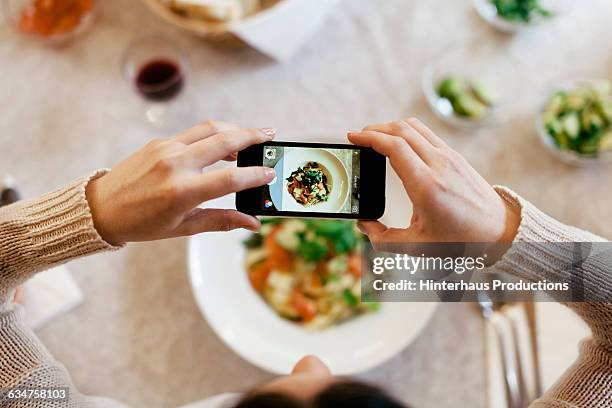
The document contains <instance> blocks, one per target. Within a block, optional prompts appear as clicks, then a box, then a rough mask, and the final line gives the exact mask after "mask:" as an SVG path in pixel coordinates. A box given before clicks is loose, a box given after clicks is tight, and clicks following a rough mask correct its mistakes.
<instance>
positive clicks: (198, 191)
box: [190, 167, 276, 205]
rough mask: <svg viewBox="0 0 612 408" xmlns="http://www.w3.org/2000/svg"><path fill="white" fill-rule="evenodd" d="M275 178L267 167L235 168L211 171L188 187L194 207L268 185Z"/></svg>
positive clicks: (271, 170)
mask: <svg viewBox="0 0 612 408" xmlns="http://www.w3.org/2000/svg"><path fill="white" fill-rule="evenodd" d="M274 177H276V173H275V171H274V169H271V168H268V167H237V168H232V169H223V170H217V171H212V172H210V173H205V174H202V175H201V176H198V177H197V178H196V179H195V181H194V182H193V184H192V185H191V187H190V191H193V197H194V199H195V201H196V202H195V205H197V204H199V203H202V202H205V201H208V200H212V199H213V198H218V197H223V196H226V195H228V194H232V193H236V192H238V191H243V190H248V189H249V188H255V187H260V186H263V185H266V184H268V183H270V182H271V181H272V180H274Z"/></svg>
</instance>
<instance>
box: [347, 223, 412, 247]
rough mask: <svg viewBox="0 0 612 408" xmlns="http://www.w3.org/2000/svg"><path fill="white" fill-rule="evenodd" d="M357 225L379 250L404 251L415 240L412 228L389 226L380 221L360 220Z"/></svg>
mask: <svg viewBox="0 0 612 408" xmlns="http://www.w3.org/2000/svg"><path fill="white" fill-rule="evenodd" d="M357 227H358V228H359V230H360V231H361V232H363V233H364V234H365V235H367V236H368V239H369V240H370V243H371V244H372V246H373V247H374V249H375V250H377V251H386V252H395V253H403V252H404V250H405V249H407V248H409V247H410V243H411V242H412V241H413V238H412V234H411V233H410V229H404V228H388V227H387V226H386V225H385V224H383V223H381V222H378V221H359V222H358V223H357Z"/></svg>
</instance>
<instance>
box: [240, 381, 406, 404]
mask: <svg viewBox="0 0 612 408" xmlns="http://www.w3.org/2000/svg"><path fill="white" fill-rule="evenodd" d="M234 408H408V407H407V406H406V405H404V404H402V403H400V402H398V401H397V400H395V399H394V398H393V397H391V396H390V395H389V394H388V393H387V392H385V391H384V390H382V389H380V388H378V387H375V386H373V385H368V384H364V383H360V382H357V381H344V382H340V383H336V384H333V385H331V386H330V387H328V388H326V389H325V390H323V391H322V392H321V393H319V394H318V395H316V396H315V397H314V398H313V399H312V400H311V401H301V400H298V399H296V398H293V397H290V396H288V395H284V394H275V393H252V394H249V395H247V396H246V397H245V398H244V399H243V400H242V401H240V402H239V403H238V404H237V405H236V406H235V407H234Z"/></svg>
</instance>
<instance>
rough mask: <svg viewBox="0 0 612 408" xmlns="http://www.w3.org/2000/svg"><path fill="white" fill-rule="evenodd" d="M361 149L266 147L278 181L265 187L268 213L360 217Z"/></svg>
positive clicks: (263, 205) (264, 204)
mask: <svg viewBox="0 0 612 408" xmlns="http://www.w3.org/2000/svg"><path fill="white" fill-rule="evenodd" d="M360 161H361V151H360V150H359V149H333V148H312V147H293V146H291V147H290V146H274V145H270V146H266V145H264V146H263V166H265V167H270V168H273V169H274V170H275V171H276V178H275V179H274V180H273V181H272V182H271V183H270V184H269V185H268V186H267V188H263V189H262V190H261V191H262V197H261V209H262V210H264V211H274V210H276V211H290V212H318V213H336V214H359V210H360V205H359V198H360V197H359V185H360V172H361V166H360V164H361V163H360Z"/></svg>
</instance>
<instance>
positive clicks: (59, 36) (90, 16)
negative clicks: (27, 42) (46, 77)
mask: <svg viewBox="0 0 612 408" xmlns="http://www.w3.org/2000/svg"><path fill="white" fill-rule="evenodd" d="M0 1H1V2H2V13H3V15H4V18H5V20H6V21H7V23H8V25H9V26H11V27H12V28H13V29H14V30H15V31H16V32H18V33H20V34H23V35H26V36H28V37H30V38H32V39H35V40H37V41H39V42H41V43H43V44H45V45H50V46H59V45H64V44H66V43H68V42H70V41H72V40H73V39H75V38H77V37H79V36H81V35H83V34H84V33H85V32H86V31H87V30H88V29H89V28H90V27H91V26H92V25H93V22H94V19H95V12H96V1H95V0H89V1H91V8H90V9H89V10H87V11H84V12H82V13H81V14H78V15H75V16H65V22H64V24H69V25H73V26H72V27H70V28H66V29H65V30H64V31H61V32H60V31H58V32H56V33H52V32H50V33H49V34H43V33H42V32H40V31H39V32H34V31H27V30H25V29H24V28H23V27H22V18H23V14H24V13H25V10H26V9H27V8H28V7H30V6H32V5H33V4H34V2H35V0H0ZM70 19H72V21H70ZM75 20H76V21H75Z"/></svg>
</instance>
